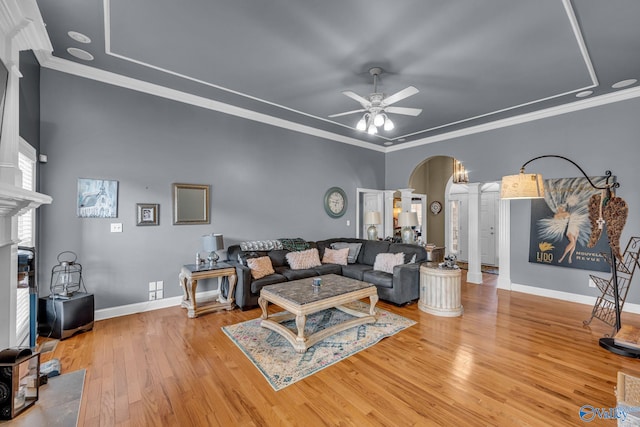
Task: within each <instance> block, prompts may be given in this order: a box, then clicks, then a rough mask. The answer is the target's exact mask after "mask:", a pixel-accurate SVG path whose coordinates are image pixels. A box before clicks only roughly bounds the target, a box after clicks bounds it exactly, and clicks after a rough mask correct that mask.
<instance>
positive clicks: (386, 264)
mask: <svg viewBox="0 0 640 427" xmlns="http://www.w3.org/2000/svg"><path fill="white" fill-rule="evenodd" d="M401 264H404V253H402V252H398V253H397V254H391V253H382V254H378V255H376V261H375V262H374V263H373V269H374V270H377V271H384V272H385V273H391V274H393V267H395V266H396V265H401Z"/></svg>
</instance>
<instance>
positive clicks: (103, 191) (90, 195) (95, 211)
mask: <svg viewBox="0 0 640 427" xmlns="http://www.w3.org/2000/svg"><path fill="white" fill-rule="evenodd" d="M77 203H78V206H77V213H78V218H117V217H118V181H110V180H106V179H91V178H78V199H77Z"/></svg>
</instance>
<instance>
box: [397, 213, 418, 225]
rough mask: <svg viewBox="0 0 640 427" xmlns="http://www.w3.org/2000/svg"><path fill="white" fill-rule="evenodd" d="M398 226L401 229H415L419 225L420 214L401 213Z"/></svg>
mask: <svg viewBox="0 0 640 427" xmlns="http://www.w3.org/2000/svg"><path fill="white" fill-rule="evenodd" d="M398 225H399V226H400V227H415V226H416V225H418V214H417V213H415V212H400V215H398Z"/></svg>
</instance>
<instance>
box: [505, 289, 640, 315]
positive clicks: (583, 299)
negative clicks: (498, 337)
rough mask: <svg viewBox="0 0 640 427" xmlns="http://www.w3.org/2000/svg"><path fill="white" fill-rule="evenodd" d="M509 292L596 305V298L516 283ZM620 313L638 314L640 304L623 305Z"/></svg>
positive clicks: (639, 312)
mask: <svg viewBox="0 0 640 427" xmlns="http://www.w3.org/2000/svg"><path fill="white" fill-rule="evenodd" d="M502 289H504V288H502ZM511 290H512V291H516V292H522V293H525V294H531V295H538V296H541V297H548V298H554V299H559V300H562V301H568V302H577V303H579V304H586V305H591V306H593V305H594V304H595V303H596V297H592V296H589V295H580V294H572V293H569V292H562V291H556V290H553V289H544V288H537V287H535V286H528V285H520V284H517V283H512V284H511ZM622 311H623V312H625V313H635V314H640V304H632V303H625V304H624V307H623V309H622Z"/></svg>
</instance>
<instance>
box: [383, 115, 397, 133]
mask: <svg viewBox="0 0 640 427" xmlns="http://www.w3.org/2000/svg"><path fill="white" fill-rule="evenodd" d="M395 127H396V125H394V124H393V122H392V121H391V119H390V118H389V117H387V118H386V120H385V121H384V130H386V131H390V130H393V129H394V128H395Z"/></svg>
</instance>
